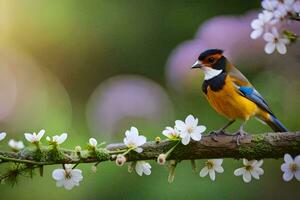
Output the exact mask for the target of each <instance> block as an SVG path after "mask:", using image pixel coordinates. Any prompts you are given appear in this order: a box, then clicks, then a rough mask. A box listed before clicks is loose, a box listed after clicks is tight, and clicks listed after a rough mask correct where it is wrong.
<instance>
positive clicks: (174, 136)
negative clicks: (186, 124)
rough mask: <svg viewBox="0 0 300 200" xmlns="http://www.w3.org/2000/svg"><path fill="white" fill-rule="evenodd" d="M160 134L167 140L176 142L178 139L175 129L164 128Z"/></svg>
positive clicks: (178, 134)
mask: <svg viewBox="0 0 300 200" xmlns="http://www.w3.org/2000/svg"><path fill="white" fill-rule="evenodd" d="M162 134H163V135H164V136H166V137H167V138H169V139H170V140H178V139H180V133H179V131H178V130H177V128H172V127H169V126H168V127H166V129H165V130H163V132H162Z"/></svg>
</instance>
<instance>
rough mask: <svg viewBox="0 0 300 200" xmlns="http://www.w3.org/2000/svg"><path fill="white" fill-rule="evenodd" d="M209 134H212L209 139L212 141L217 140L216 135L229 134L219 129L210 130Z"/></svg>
mask: <svg viewBox="0 0 300 200" xmlns="http://www.w3.org/2000/svg"><path fill="white" fill-rule="evenodd" d="M209 135H211V136H212V138H211V139H212V140H213V141H215V142H218V140H217V138H216V137H218V136H220V135H229V134H227V133H225V131H224V130H222V129H221V130H218V131H212V132H210V133H209Z"/></svg>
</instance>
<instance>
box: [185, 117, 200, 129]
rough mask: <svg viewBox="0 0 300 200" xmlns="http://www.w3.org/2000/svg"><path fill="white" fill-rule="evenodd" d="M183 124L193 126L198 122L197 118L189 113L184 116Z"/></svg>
mask: <svg viewBox="0 0 300 200" xmlns="http://www.w3.org/2000/svg"><path fill="white" fill-rule="evenodd" d="M185 124H186V126H191V127H195V126H197V124H198V119H197V118H194V116H193V115H189V116H187V117H186V118H185Z"/></svg>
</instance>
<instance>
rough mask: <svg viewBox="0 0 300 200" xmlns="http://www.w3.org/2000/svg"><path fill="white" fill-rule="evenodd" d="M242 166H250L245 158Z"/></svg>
mask: <svg viewBox="0 0 300 200" xmlns="http://www.w3.org/2000/svg"><path fill="white" fill-rule="evenodd" d="M243 165H245V166H246V165H250V161H248V160H247V159H246V158H244V159H243Z"/></svg>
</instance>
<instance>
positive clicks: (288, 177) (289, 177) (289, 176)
mask: <svg viewBox="0 0 300 200" xmlns="http://www.w3.org/2000/svg"><path fill="white" fill-rule="evenodd" d="M293 177H294V174H293V173H292V172H291V171H286V172H284V173H283V175H282V178H283V180H284V181H290V180H292V178H293Z"/></svg>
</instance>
